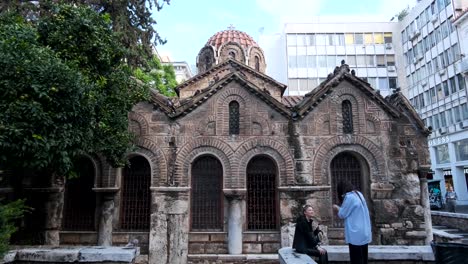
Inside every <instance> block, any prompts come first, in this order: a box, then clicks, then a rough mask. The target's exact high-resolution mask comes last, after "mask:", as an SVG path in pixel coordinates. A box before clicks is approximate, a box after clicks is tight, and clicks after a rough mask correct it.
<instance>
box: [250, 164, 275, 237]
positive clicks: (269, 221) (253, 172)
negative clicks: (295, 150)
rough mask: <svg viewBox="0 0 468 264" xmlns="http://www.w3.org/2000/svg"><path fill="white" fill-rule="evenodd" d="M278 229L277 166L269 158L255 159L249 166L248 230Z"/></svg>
mask: <svg viewBox="0 0 468 264" xmlns="http://www.w3.org/2000/svg"><path fill="white" fill-rule="evenodd" d="M277 228H278V219H277V193H276V165H275V163H274V162H273V161H272V160H271V159H270V158H268V157H265V156H259V157H255V158H253V159H252V160H251V161H250V162H249V164H248V165H247V229H248V230H276V229H277Z"/></svg>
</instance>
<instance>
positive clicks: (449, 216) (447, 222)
mask: <svg viewBox="0 0 468 264" xmlns="http://www.w3.org/2000/svg"><path fill="white" fill-rule="evenodd" d="M431 216H432V223H433V224H434V225H440V226H446V227H450V228H456V229H460V230H462V231H464V232H468V215H467V214H457V213H447V212H437V211H432V212H431Z"/></svg>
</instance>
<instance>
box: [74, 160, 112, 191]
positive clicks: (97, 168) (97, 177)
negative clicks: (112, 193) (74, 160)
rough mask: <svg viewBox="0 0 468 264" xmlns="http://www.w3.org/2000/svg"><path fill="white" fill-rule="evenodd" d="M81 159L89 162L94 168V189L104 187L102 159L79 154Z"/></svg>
mask: <svg viewBox="0 0 468 264" xmlns="http://www.w3.org/2000/svg"><path fill="white" fill-rule="evenodd" d="M80 156H81V157H84V158H87V159H89V160H90V161H91V163H92V164H93V167H94V186H95V187H106V186H102V185H103V184H102V175H103V174H102V170H103V169H104V168H103V162H102V161H103V160H104V159H103V157H101V156H99V155H95V154H87V153H85V154H81V155H80Z"/></svg>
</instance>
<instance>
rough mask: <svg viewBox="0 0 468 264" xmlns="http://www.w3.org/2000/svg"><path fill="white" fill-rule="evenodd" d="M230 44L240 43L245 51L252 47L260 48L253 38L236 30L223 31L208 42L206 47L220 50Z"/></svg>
mask: <svg viewBox="0 0 468 264" xmlns="http://www.w3.org/2000/svg"><path fill="white" fill-rule="evenodd" d="M228 42H235V43H239V44H240V45H241V47H242V48H244V49H248V48H249V47H252V46H256V47H258V45H257V43H256V42H255V41H254V40H253V38H252V37H251V36H249V35H248V34H247V33H245V32H242V31H239V30H235V29H228V30H223V31H220V32H218V33H216V34H214V35H213V36H212V37H211V38H210V39H209V40H208V42H206V45H211V46H213V47H215V48H217V49H219V47H221V45H223V44H224V43H228Z"/></svg>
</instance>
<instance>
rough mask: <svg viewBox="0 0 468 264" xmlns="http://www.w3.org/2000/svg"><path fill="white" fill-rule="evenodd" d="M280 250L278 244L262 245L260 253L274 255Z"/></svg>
mask: <svg viewBox="0 0 468 264" xmlns="http://www.w3.org/2000/svg"><path fill="white" fill-rule="evenodd" d="M280 248H281V245H280V243H264V244H263V245H262V253H276V252H278V250H279V249H280Z"/></svg>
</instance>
